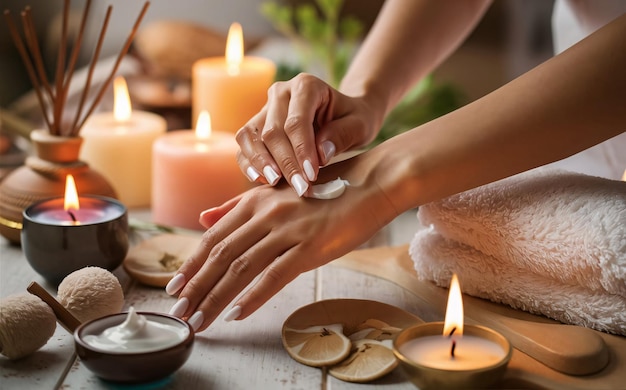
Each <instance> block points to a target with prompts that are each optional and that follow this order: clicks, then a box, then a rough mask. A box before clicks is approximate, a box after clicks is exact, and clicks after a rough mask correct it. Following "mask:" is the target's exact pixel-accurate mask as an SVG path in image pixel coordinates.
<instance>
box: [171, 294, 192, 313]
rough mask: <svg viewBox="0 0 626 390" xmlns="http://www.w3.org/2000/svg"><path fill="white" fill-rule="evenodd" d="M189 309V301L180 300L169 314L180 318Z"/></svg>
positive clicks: (185, 299)
mask: <svg viewBox="0 0 626 390" xmlns="http://www.w3.org/2000/svg"><path fill="white" fill-rule="evenodd" d="M187 307H189V299H187V298H181V299H179V300H178V302H176V303H175V304H174V306H172V308H171V309H170V312H169V314H170V315H171V316H174V317H181V316H182V315H183V314H185V311H186V310H187Z"/></svg>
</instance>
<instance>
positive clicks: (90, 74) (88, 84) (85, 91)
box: [71, 6, 113, 133]
mask: <svg viewBox="0 0 626 390" xmlns="http://www.w3.org/2000/svg"><path fill="white" fill-rule="evenodd" d="M112 10H113V7H111V6H108V7H107V12H106V15H105V16H104V21H103V22H102V28H101V29H100V35H99V36H98V41H97V43H96V49H95V50H94V53H93V56H92V57H91V63H90V64H89V70H88V71H87V81H85V88H83V93H82V94H81V95H80V102H79V103H78V108H77V110H76V115H75V116H74V122H73V123H72V127H71V129H72V131H71V132H72V133H74V132H75V131H74V129H77V128H78V129H80V128H79V127H78V121H79V120H80V117H81V114H82V113H83V107H85V101H86V100H87V94H88V92H89V89H90V88H91V79H92V78H93V72H94V70H95V69H96V63H97V62H98V57H100V50H101V49H102V42H103V41H104V35H105V34H106V31H107V28H108V25H109V19H110V17H111V11H112ZM78 131H79V130H76V132H78Z"/></svg>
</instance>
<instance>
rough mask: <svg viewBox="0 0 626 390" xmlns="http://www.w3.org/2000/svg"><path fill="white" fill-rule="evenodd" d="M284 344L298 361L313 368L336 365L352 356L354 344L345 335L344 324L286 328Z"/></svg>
mask: <svg viewBox="0 0 626 390" xmlns="http://www.w3.org/2000/svg"><path fill="white" fill-rule="evenodd" d="M283 344H284V345H285V349H287V352H288V353H289V355H290V356H291V357H292V358H294V359H295V360H296V361H298V362H300V363H302V364H306V365H307V366H312V367H323V366H330V365H333V364H336V363H338V362H340V361H342V360H343V359H345V358H346V356H348V354H350V348H351V346H352V343H351V342H350V339H348V338H347V337H346V336H344V335H343V325H342V324H332V325H322V326H312V327H309V328H306V329H291V328H285V329H284V332H283Z"/></svg>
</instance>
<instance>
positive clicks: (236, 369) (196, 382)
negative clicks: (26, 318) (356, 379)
mask: <svg viewBox="0 0 626 390" xmlns="http://www.w3.org/2000/svg"><path fill="white" fill-rule="evenodd" d="M131 218H138V219H140V220H144V221H149V213H147V212H145V211H135V212H132V211H131ZM417 226H418V222H417V219H416V218H415V212H414V211H412V212H407V213H405V214H403V215H401V216H400V217H398V218H397V219H396V220H395V221H393V222H392V223H391V224H390V225H388V226H387V227H386V228H385V229H383V230H382V231H381V232H380V234H379V235H378V236H377V237H375V238H374V239H373V240H372V242H371V243H370V244H371V245H377V244H378V245H400V244H402V243H406V242H408V241H409V240H410V239H411V237H412V236H413V234H414V232H415V231H416V229H417ZM0 240H1V241H0V251H1V260H0V296H1V297H6V296H8V295H10V294H14V293H21V292H25V291H26V287H27V286H28V285H29V284H30V282H32V281H36V282H38V283H39V284H41V285H42V286H44V287H45V288H46V289H47V290H48V291H49V292H50V293H51V294H52V295H56V289H55V287H54V286H51V285H49V284H47V283H46V282H45V281H44V279H43V278H42V277H41V276H39V275H38V274H37V273H36V272H35V271H33V269H32V268H31V267H30V266H29V264H28V262H27V260H26V258H25V257H24V254H23V252H22V251H21V249H20V247H19V246H14V245H10V244H9V243H8V241H7V240H6V239H4V238H3V237H2V238H0ZM113 273H114V274H115V275H116V276H117V277H118V278H119V280H120V283H121V284H122V286H123V288H124V292H125V307H124V309H128V307H130V306H133V307H135V308H136V309H138V310H148V311H161V312H167V311H168V310H169V309H170V307H171V306H172V305H173V304H174V302H175V298H173V297H171V296H169V295H167V294H166V293H165V291H164V290H163V289H160V288H154V287H147V286H144V285H142V284H140V283H137V282H136V281H134V280H132V279H131V278H130V277H129V276H128V275H127V274H126V272H125V271H124V270H123V268H122V267H119V268H118V269H116V270H115V271H114V272H113ZM329 298H359V299H372V300H376V301H379V302H384V303H388V304H391V305H395V306H398V307H401V308H403V309H405V310H407V311H409V312H412V313H419V315H420V316H421V317H422V318H423V319H424V320H427V321H435V320H442V318H439V315H438V314H435V313H431V312H430V311H429V310H428V308H425V307H420V305H419V302H418V300H415V299H412V298H413V294H412V293H411V292H408V291H406V290H404V289H403V288H401V287H399V286H397V285H395V284H394V283H391V282H389V281H386V280H383V279H380V278H376V277H373V276H368V275H365V274H363V273H360V272H355V271H352V270H348V269H345V268H341V267H337V266H335V265H332V264H329V265H326V266H324V267H321V268H319V269H317V270H313V271H310V272H307V273H305V274H302V275H300V276H299V277H298V278H296V280H294V281H293V282H292V283H291V284H289V285H288V286H287V287H286V288H284V289H283V290H282V291H281V292H279V293H278V294H277V295H276V296H275V297H274V298H273V299H272V300H271V301H269V302H268V303H267V304H265V305H264V306H263V307H262V308H261V309H259V310H258V311H257V312H256V313H254V314H253V315H252V316H251V317H249V318H248V319H246V320H244V321H233V322H228V323H227V322H224V321H223V320H222V319H221V318H218V319H217V320H216V321H215V323H214V324H213V325H211V326H210V327H209V328H208V329H207V330H205V331H203V332H201V333H199V334H197V338H196V341H195V344H194V348H193V352H192V355H191V357H190V358H189V360H188V361H187V362H186V363H185V365H184V366H183V367H182V368H181V369H180V370H178V371H177V372H176V373H175V374H174V375H172V376H170V377H169V378H167V379H166V380H164V381H162V383H161V384H160V385H161V386H159V388H167V389H251V388H256V389H260V388H263V389H265V388H267V389H316V388H319V389H330V388H332V389H352V388H359V387H365V386H367V388H378V387H384V388H389V389H413V388H414V387H413V385H411V384H410V383H409V382H407V381H406V380H405V379H404V377H403V376H402V374H401V372H400V371H399V370H395V371H394V372H392V373H391V374H390V375H388V376H386V377H385V378H382V379H381V380H378V381H376V382H374V383H370V384H367V385H359V384H353V383H346V382H343V381H340V380H337V379H335V378H333V377H332V376H330V375H327V374H326V373H325V372H324V371H322V370H320V369H317V368H312V367H307V366H304V365H302V364H300V363H297V362H296V361H294V360H293V359H291V358H290V357H289V355H288V354H287V352H286V351H285V350H284V348H283V346H282V342H281V338H280V333H281V332H280V330H281V327H282V324H283V322H284V320H285V319H286V318H287V317H288V316H289V315H290V314H291V313H292V312H294V311H295V310H296V309H298V308H300V307H302V306H304V305H307V304H309V303H312V302H315V301H319V300H322V299H329ZM0 373H1V374H0V388H2V389H13V388H15V389H17V388H19V389H31V388H41V389H49V388H63V389H86V388H88V389H109V388H111V387H116V386H113V385H112V384H111V383H108V382H105V381H102V380H100V379H98V378H97V377H95V376H94V375H93V374H92V373H91V372H90V371H89V370H88V369H87V368H85V367H84V366H83V365H82V364H81V363H80V359H77V357H76V354H75V352H74V344H73V338H72V335H70V334H69V333H68V332H67V331H66V330H65V329H64V328H63V327H61V326H57V329H56V332H55V334H54V336H53V337H52V338H51V339H50V340H49V341H48V343H47V344H46V345H45V346H44V347H42V348H41V349H40V350H38V351H37V352H35V353H34V354H32V355H30V356H28V357H26V358H23V359H21V360H17V361H11V360H9V359H7V358H5V357H4V356H0Z"/></svg>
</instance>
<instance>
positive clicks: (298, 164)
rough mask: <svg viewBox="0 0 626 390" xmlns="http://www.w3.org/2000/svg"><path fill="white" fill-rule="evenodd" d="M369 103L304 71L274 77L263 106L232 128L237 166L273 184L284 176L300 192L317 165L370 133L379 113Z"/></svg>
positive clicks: (363, 141) (253, 177) (314, 174)
mask: <svg viewBox="0 0 626 390" xmlns="http://www.w3.org/2000/svg"><path fill="white" fill-rule="evenodd" d="M375 107H376V105H375V104H370V103H369V102H368V101H367V99H366V97H363V96H359V97H351V96H347V95H344V94H342V93H340V92H339V91H337V90H336V89H334V88H332V87H331V86H329V85H328V84H326V83H325V82H324V81H322V80H320V79H319V78H317V77H315V76H312V75H309V74H305V73H301V74H299V75H297V76H296V77H294V78H293V79H291V80H289V81H284V82H276V83H274V84H273V85H272V86H271V87H270V89H269V91H268V101H267V103H266V104H265V106H264V107H263V109H262V110H261V111H260V112H259V113H258V114H257V115H255V116H254V117H253V118H252V119H250V121H248V123H246V124H245V125H244V126H243V127H242V128H241V129H240V130H239V131H238V132H237V142H238V143H239V145H240V151H239V153H238V156H237V160H238V163H239V167H240V168H241V170H242V171H243V173H244V174H245V175H246V176H247V177H248V178H249V179H250V180H251V181H257V180H259V181H262V182H267V183H269V184H270V185H276V183H278V181H279V180H280V178H281V177H285V179H286V180H287V182H288V183H289V184H290V185H291V186H292V187H293V189H294V190H295V191H296V193H297V194H298V195H299V196H303V195H305V194H306V192H307V190H308V188H309V184H310V183H312V182H315V181H316V180H317V175H318V172H319V167H320V166H323V165H326V164H328V162H329V161H330V160H331V158H332V157H333V156H335V155H337V154H338V153H340V152H343V151H346V150H349V149H351V148H354V147H359V146H363V145H366V144H368V143H369V142H371V141H372V140H373V139H374V137H375V136H376V133H377V131H378V129H379V128H380V125H381V123H382V119H383V118H382V114H381V113H379V112H378V110H377V109H376V108H375Z"/></svg>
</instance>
